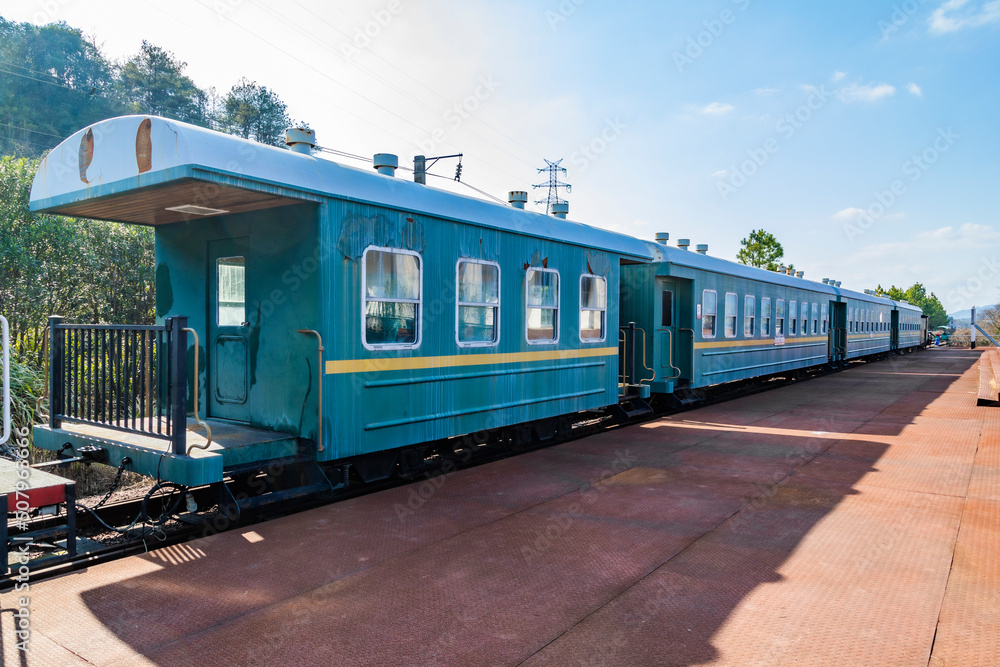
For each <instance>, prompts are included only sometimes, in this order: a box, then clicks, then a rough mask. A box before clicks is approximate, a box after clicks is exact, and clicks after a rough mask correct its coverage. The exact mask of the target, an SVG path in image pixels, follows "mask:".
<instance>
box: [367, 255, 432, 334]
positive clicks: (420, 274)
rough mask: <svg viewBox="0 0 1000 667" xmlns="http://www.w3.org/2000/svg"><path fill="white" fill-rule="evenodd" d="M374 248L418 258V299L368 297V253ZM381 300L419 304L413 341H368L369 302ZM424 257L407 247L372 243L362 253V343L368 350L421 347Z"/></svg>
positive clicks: (414, 320) (414, 322)
mask: <svg viewBox="0 0 1000 667" xmlns="http://www.w3.org/2000/svg"><path fill="white" fill-rule="evenodd" d="M372 250H376V251H378V252H387V253H390V254H397V255H412V256H413V257H416V258H417V276H418V278H419V279H418V290H419V292H418V294H419V298H417V299H415V300H414V299H369V298H368V253H369V252H370V251H372ZM369 300H371V301H379V302H383V303H414V304H416V305H417V312H416V313H415V316H414V318H413V325H414V326H415V327H416V328H417V335H416V336H415V337H414V340H413V342H412V343H374V344H373V343H369V342H368V302H369ZM423 317H424V258H423V257H422V256H421V255H420V253H419V252H416V251H414V250H407V249H406V248H389V247H386V246H377V245H370V246H368V247H366V248H365V249H364V252H362V253H361V345H362V346H364V348H365V349H366V350H372V351H376V350H415V349H417V348H419V347H420V344H421V343H422V342H423V337H424V326H423V324H424V323H423Z"/></svg>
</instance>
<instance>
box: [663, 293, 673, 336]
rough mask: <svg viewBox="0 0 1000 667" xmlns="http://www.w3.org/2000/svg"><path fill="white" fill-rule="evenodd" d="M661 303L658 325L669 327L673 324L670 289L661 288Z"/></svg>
mask: <svg viewBox="0 0 1000 667" xmlns="http://www.w3.org/2000/svg"><path fill="white" fill-rule="evenodd" d="M662 298H663V303H662V308H661V309H660V326H662V327H671V326H673V325H674V293H673V291H671V290H668V289H665V290H663V297H662Z"/></svg>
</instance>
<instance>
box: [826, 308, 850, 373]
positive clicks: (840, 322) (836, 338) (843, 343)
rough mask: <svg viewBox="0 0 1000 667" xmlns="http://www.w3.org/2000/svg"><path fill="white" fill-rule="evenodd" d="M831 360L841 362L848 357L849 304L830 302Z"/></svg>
mask: <svg viewBox="0 0 1000 667" xmlns="http://www.w3.org/2000/svg"><path fill="white" fill-rule="evenodd" d="M829 346H830V351H829V355H830V360H831V361H840V360H842V359H844V358H845V357H847V304H846V303H844V302H841V301H831V302H830V342H829Z"/></svg>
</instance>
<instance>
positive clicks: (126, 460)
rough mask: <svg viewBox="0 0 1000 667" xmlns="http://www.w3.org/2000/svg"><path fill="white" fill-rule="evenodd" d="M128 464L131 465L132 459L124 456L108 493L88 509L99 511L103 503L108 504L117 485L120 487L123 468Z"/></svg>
mask: <svg viewBox="0 0 1000 667" xmlns="http://www.w3.org/2000/svg"><path fill="white" fill-rule="evenodd" d="M130 463H132V459H130V458H129V457H127V456H126V457H125V458H123V459H122V462H121V463H119V464H118V472H116V473H115V479H114V481H113V482H111V488H110V489H108V492H107V493H106V494H104V497H103V498H101V502H99V503H97V504H96V505H94V506H93V507H91V508H90V509H92V510H96V509H99V508H100V507H101V506H103V505H104V503H106V502H108V500H109V499H110V498H111V494H113V493H114V492H115V491H117V490H118V485H120V484H121V482H122V474H123V473H124V472H125V466H127V465H128V464H130Z"/></svg>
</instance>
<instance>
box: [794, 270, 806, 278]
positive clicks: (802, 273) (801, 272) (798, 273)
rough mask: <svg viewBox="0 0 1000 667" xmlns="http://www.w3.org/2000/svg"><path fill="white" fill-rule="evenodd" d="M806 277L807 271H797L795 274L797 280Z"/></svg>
mask: <svg viewBox="0 0 1000 667" xmlns="http://www.w3.org/2000/svg"><path fill="white" fill-rule="evenodd" d="M804 275H806V272H805V271H796V272H795V277H796V278H801V277H802V276H804Z"/></svg>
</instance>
